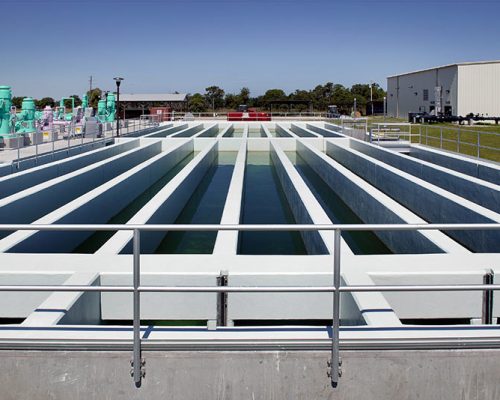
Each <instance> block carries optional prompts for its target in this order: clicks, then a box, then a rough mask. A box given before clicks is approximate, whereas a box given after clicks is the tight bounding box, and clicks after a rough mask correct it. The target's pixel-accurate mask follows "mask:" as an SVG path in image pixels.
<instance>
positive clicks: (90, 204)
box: [0, 141, 193, 253]
mask: <svg viewBox="0 0 500 400" xmlns="http://www.w3.org/2000/svg"><path fill="white" fill-rule="evenodd" d="M192 151H193V143H192V141H189V142H187V143H184V144H180V145H178V146H177V147H175V148H173V149H171V150H170V151H169V152H165V153H160V154H158V155H156V156H154V157H152V158H150V159H148V160H146V161H144V162H143V163H141V164H139V165H137V166H135V167H134V168H132V169H130V170H128V171H126V172H124V173H123V174H121V175H118V176H117V177H115V178H113V179H111V180H109V181H108V182H105V183H104V184H102V185H100V186H98V187H97V188H95V189H94V190H91V191H90V192H87V193H85V194H84V195H82V196H80V197H78V198H76V199H75V200H73V201H71V202H69V203H68V204H65V205H63V206H61V207H60V208H58V209H56V210H54V211H52V212H51V213H49V214H47V215H45V216H43V217H42V218H40V219H38V220H37V221H35V223H37V224H54V223H58V224H83V223H94V224H106V223H107V222H108V221H109V220H110V219H111V218H112V217H113V216H114V215H116V214H118V213H119V212H120V210H122V209H123V208H125V207H126V206H127V205H128V204H129V203H130V202H132V201H133V200H134V199H135V198H136V197H137V196H139V195H141V194H142V193H143V192H144V191H145V190H147V189H148V188H149V187H150V186H151V185H153V184H154V183H155V182H156V181H157V180H158V179H160V178H161V177H162V176H163V175H165V174H166V173H167V172H168V171H169V170H171V169H172V168H173V167H174V166H175V165H176V164H178V163H179V162H180V161H181V160H182V159H184V158H185V157H186V156H187V155H188V154H190V153H192ZM93 233H94V232H89V231H75V232H57V231H55V232H42V231H17V232H15V233H13V234H11V235H9V236H8V237H6V238H4V239H3V240H0V252H2V251H11V252H19V253H47V252H57V253H71V252H72V251H73V250H74V249H75V248H76V247H77V246H78V244H80V243H82V242H83V241H84V240H86V239H87V238H88V237H89V236H91V235H92V234H93Z"/></svg>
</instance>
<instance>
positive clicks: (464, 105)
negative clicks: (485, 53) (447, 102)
mask: <svg viewBox="0 0 500 400" xmlns="http://www.w3.org/2000/svg"><path fill="white" fill-rule="evenodd" d="M458 86H459V88H458V113H459V115H463V116H465V115H467V114H468V113H474V114H484V115H489V116H498V115H500V95H499V93H500V64H498V63H495V64H476V65H461V66H460V67H459V85H458Z"/></svg>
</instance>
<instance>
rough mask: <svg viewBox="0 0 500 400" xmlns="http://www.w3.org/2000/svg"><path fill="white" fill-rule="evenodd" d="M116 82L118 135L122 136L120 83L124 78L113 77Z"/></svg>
mask: <svg viewBox="0 0 500 400" xmlns="http://www.w3.org/2000/svg"><path fill="white" fill-rule="evenodd" d="M113 79H114V80H115V82H116V136H117V137H118V136H120V84H121V83H122V81H123V78H120V77H116V78H113Z"/></svg>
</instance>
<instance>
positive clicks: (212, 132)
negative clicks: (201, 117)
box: [196, 124, 219, 137]
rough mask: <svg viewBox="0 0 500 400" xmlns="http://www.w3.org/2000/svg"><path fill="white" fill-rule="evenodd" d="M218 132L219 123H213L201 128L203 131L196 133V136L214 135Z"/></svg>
mask: <svg viewBox="0 0 500 400" xmlns="http://www.w3.org/2000/svg"><path fill="white" fill-rule="evenodd" d="M218 133H219V125H218V124H214V125H211V126H210V127H208V128H206V129H204V130H203V132H201V133H199V134H198V135H196V136H197V137H214V136H216V135H217V134H218Z"/></svg>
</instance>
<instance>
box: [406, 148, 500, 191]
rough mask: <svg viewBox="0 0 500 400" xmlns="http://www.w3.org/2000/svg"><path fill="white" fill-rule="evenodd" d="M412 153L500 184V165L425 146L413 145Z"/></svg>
mask: <svg viewBox="0 0 500 400" xmlns="http://www.w3.org/2000/svg"><path fill="white" fill-rule="evenodd" d="M410 155H411V156H412V157H416V158H419V159H421V160H424V161H428V162H431V163H433V164H438V165H441V166H442V167H446V168H450V169H453V170H455V171H458V172H461V173H463V174H466V175H470V176H474V177H476V178H479V179H483V180H485V181H488V182H491V183H494V184H495V185H500V165H498V164H493V163H492V162H486V161H481V160H473V159H471V158H469V157H465V156H462V155H460V154H450V153H445V152H443V151H440V150H436V149H431V148H428V147H424V146H418V145H412V146H411V147H410Z"/></svg>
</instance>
